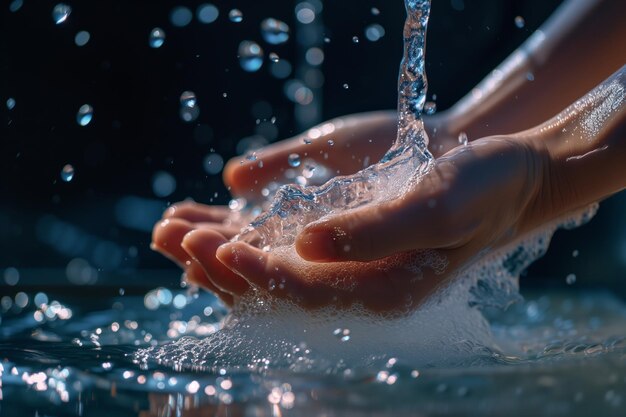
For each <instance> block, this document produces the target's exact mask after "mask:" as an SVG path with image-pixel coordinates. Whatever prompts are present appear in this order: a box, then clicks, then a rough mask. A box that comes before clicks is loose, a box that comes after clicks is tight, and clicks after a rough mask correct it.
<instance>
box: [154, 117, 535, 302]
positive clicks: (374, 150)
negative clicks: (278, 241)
mask: <svg viewBox="0 0 626 417" xmlns="http://www.w3.org/2000/svg"><path fill="white" fill-rule="evenodd" d="M449 122H450V121H449V120H447V116H446V115H445V113H444V114H441V115H438V116H434V117H432V118H430V119H426V120H425V124H426V127H427V130H428V132H429V136H430V138H431V144H430V149H431V152H432V153H433V154H434V155H435V157H436V158H437V159H436V162H435V165H434V168H433V169H432V170H431V171H430V172H429V173H428V174H427V175H426V176H425V177H424V178H423V180H422V181H421V182H420V183H419V184H417V185H416V186H415V187H414V188H413V189H412V190H411V191H410V192H409V193H407V194H406V195H405V196H404V197H402V198H400V199H398V200H394V201H390V202H386V203H383V204H378V205H374V206H366V207H362V208H359V209H356V210H353V211H351V212H347V213H342V214H339V215H335V216H332V217H329V218H325V219H321V220H320V221H317V222H314V223H312V224H310V225H308V226H307V227H306V228H305V230H304V231H303V232H302V233H301V234H300V235H299V236H298V237H297V240H296V250H297V254H296V253H281V252H280V251H275V252H264V251H262V250H260V249H258V248H255V247H253V246H250V245H248V244H246V243H243V242H234V243H229V240H230V239H231V238H232V237H233V236H234V235H235V234H237V233H238V232H239V230H240V228H241V227H242V226H245V225H242V224H232V223H231V221H229V209H228V208H227V207H216V206H213V207H211V206H205V205H202V204H197V203H193V202H183V203H179V204H176V205H174V206H172V207H170V208H169V209H168V210H167V211H166V212H165V214H164V216H163V219H162V220H161V221H160V222H159V223H157V225H156V226H155V228H154V232H153V247H154V248H155V249H156V250H158V251H160V252H161V253H163V254H164V255H166V256H168V257H169V258H171V259H172V260H174V261H175V262H177V263H178V264H179V265H180V266H181V268H183V269H184V270H185V273H186V277H187V279H188V281H189V282H191V283H194V284H196V285H199V286H201V287H204V288H206V289H208V290H210V291H212V292H214V293H215V294H216V295H217V296H218V297H219V298H221V299H222V300H223V301H224V302H225V303H226V304H227V305H232V304H233V303H234V302H235V300H236V298H237V297H239V296H241V295H243V294H244V293H245V292H247V291H248V290H249V289H250V287H251V286H254V287H257V288H260V289H261V290H267V291H272V294H273V295H274V296H277V297H281V298H287V299H291V300H293V301H295V302H297V303H298V304H300V305H301V306H303V307H304V308H309V309H314V308H318V307H322V306H326V305H333V306H337V307H349V306H350V305H352V304H353V303H360V304H362V305H363V306H364V307H365V308H367V309H369V310H372V311H375V312H399V311H406V310H412V309H414V308H416V307H417V306H418V305H419V304H420V303H421V302H422V301H423V300H424V298H425V297H427V296H428V295H430V294H431V293H432V292H433V291H435V290H436V289H437V288H438V287H440V286H441V285H442V284H444V283H445V282H446V280H447V278H449V277H451V276H452V275H453V274H454V273H455V271H457V270H458V269H459V268H461V267H462V266H463V265H465V264H466V263H468V262H469V261H470V260H472V259H473V258H474V257H475V256H476V255H477V254H479V253H481V252H482V251H483V250H484V249H486V248H493V247H498V246H501V245H504V244H506V243H508V242H510V241H511V240H513V239H515V238H516V237H519V236H520V235H521V234H524V233H525V232H528V231H530V230H531V229H532V228H534V227H536V226H538V225H539V224H541V223H542V221H544V220H545V218H546V215H547V214H546V210H545V204H540V201H539V197H540V196H539V194H540V192H541V190H542V187H541V184H542V181H543V172H542V168H541V164H539V163H538V161H540V160H541V159H542V155H541V154H542V150H541V149H539V148H537V147H536V146H535V143H536V141H531V140H529V138H528V137H524V136H519V137H512V136H506V137H505V136H501V137H491V138H483V139H478V140H476V141H473V142H470V143H469V144H468V145H466V146H459V144H458V140H457V135H456V134H449V133H447V132H446V126H447V125H451V123H449ZM330 123H331V124H332V127H329V126H330V125H326V128H325V129H324V128H323V127H324V126H322V128H320V129H319V130H320V131H327V132H329V133H327V134H325V135H322V136H321V137H319V138H317V139H315V140H313V141H312V143H310V144H305V143H304V142H303V141H302V138H301V137H296V138H294V139H290V140H287V141H283V142H280V143H277V144H275V145H271V146H268V147H266V148H264V149H262V150H260V151H257V153H256V154H257V160H256V161H248V160H245V159H244V160H243V162H242V159H243V158H234V159H233V160H231V161H230V162H229V163H228V164H227V166H226V168H225V171H224V180H225V182H226V184H227V185H228V186H229V187H231V190H232V192H233V194H234V195H236V196H244V197H246V198H248V199H254V198H255V197H257V198H258V195H259V193H260V192H261V189H263V188H264V187H265V186H266V185H267V184H268V183H270V182H272V181H276V180H277V179H279V178H282V177H283V172H284V171H285V170H287V169H289V168H290V166H289V164H288V156H289V155H290V154H291V153H299V154H300V155H307V157H309V158H311V159H314V160H317V161H319V163H321V164H323V165H325V166H326V167H328V168H330V169H332V170H333V171H334V172H337V173H338V174H341V175H346V174H350V173H354V172H356V171H357V170H359V169H361V168H363V164H364V161H367V160H368V159H369V160H370V161H372V162H374V161H377V160H379V159H380V158H381V157H382V156H383V154H384V153H385V151H386V150H387V149H388V148H389V146H390V145H391V144H392V143H393V140H394V139H395V134H396V128H395V126H396V122H395V114H392V113H370V114H363V115H356V116H347V117H345V118H343V119H340V120H335V121H332V122H330ZM330 132H332V133H330ZM329 140H332V141H333V144H332V146H331V145H330V143H329ZM259 161H263V164H262V167H261V164H259ZM541 197H545V195H543V196H541Z"/></svg>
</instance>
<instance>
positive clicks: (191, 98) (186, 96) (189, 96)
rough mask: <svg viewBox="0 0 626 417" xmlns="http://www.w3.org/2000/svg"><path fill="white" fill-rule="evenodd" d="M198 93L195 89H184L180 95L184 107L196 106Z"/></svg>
mask: <svg viewBox="0 0 626 417" xmlns="http://www.w3.org/2000/svg"><path fill="white" fill-rule="evenodd" d="M196 103H197V102H196V93H194V92H193V91H183V93H182V94H181V95H180V104H181V106H184V107H195V106H196Z"/></svg>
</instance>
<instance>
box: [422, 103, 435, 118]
mask: <svg viewBox="0 0 626 417" xmlns="http://www.w3.org/2000/svg"><path fill="white" fill-rule="evenodd" d="M436 111H437V103H435V102H434V101H427V102H426V103H425V104H424V113H425V114H427V115H429V116H430V115H433V114H435V112H436Z"/></svg>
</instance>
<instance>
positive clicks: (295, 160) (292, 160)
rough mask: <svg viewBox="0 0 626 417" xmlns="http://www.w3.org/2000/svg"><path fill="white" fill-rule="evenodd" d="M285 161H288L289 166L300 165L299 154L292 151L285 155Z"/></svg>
mask: <svg viewBox="0 0 626 417" xmlns="http://www.w3.org/2000/svg"><path fill="white" fill-rule="evenodd" d="M287 162H289V166H291V167H293V168H296V167H299V166H300V163H301V161H300V155H298V154H297V153H292V154H290V155H289V156H288V157H287Z"/></svg>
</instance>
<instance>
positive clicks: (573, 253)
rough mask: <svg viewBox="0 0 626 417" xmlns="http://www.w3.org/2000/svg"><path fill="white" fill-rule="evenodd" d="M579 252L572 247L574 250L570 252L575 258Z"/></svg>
mask: <svg viewBox="0 0 626 417" xmlns="http://www.w3.org/2000/svg"><path fill="white" fill-rule="evenodd" d="M579 254H580V252H579V251H578V249H574V251H573V252H572V257H573V258H577V257H578V255H579Z"/></svg>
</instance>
